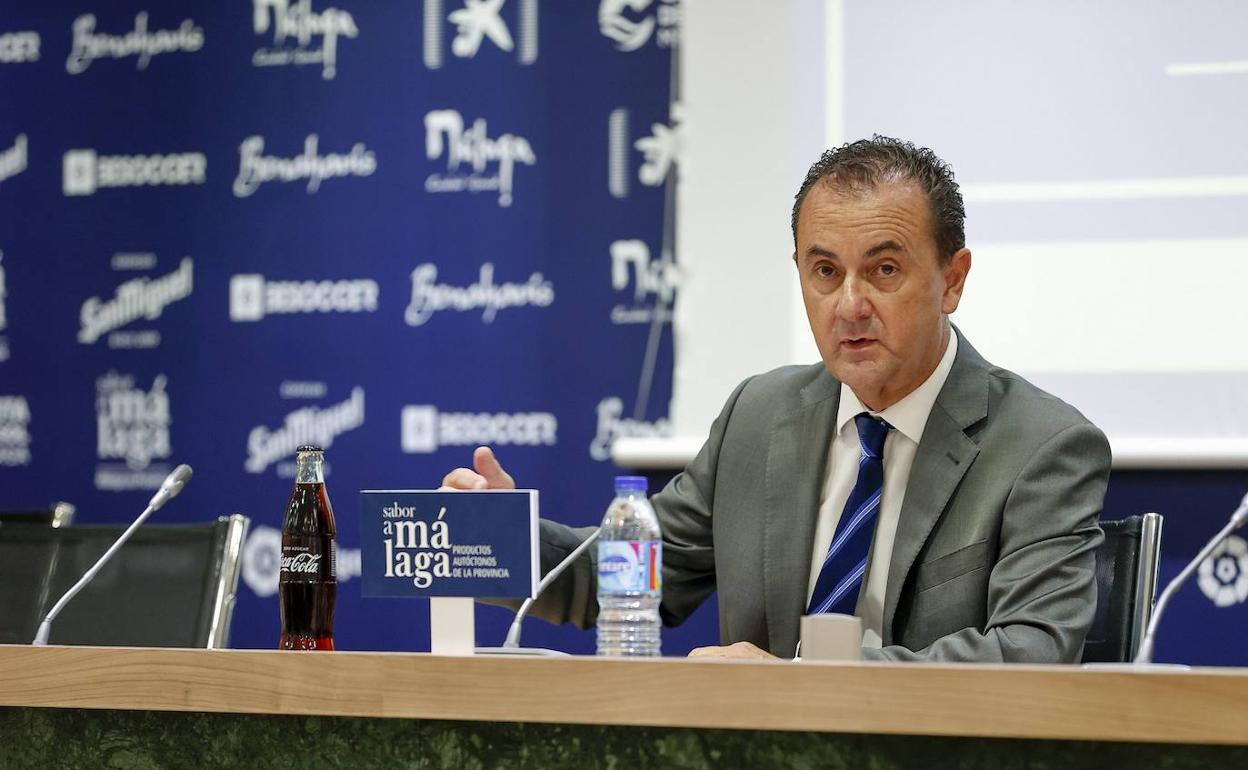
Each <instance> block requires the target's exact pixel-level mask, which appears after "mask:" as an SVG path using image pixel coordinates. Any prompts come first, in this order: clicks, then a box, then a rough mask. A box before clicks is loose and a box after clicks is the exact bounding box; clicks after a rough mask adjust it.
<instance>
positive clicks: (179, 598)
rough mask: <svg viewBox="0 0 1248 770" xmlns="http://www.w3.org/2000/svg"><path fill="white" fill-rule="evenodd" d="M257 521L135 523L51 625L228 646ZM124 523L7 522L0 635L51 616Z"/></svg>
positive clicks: (102, 640)
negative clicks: (245, 547) (245, 554)
mask: <svg viewBox="0 0 1248 770" xmlns="http://www.w3.org/2000/svg"><path fill="white" fill-rule="evenodd" d="M248 524H249V521H248V519H247V517H246V516H241V515H237V514H236V515H234V516H223V517H221V518H219V519H217V520H216V521H215V522H212V523H209V524H192V525H182V524H171V525H151V526H147V527H143V528H141V529H139V530H137V531H135V533H134V535H133V536H132V537H131V538H130V540H129V541H128V542H127V543H126V544H125V545H124V546H122V548H121V550H119V551H118V552H117V553H116V554H115V555H114V556H113V559H112V560H111V561H110V562H109V563H108V564H107V565H105V567H104V568H103V569H102V570H101V571H100V573H99V574H98V575H96V577H95V580H93V581H92V582H91V583H90V584H88V585H87V586H86V587H85V588H83V590H82V592H81V593H79V594H78V596H77V597H75V598H74V599H73V601H71V602H70V603H69V604H67V605H66V606H65V608H64V610H62V612H61V614H60V616H59V617H58V618H57V619H56V621H55V622H53V624H52V633H51V636H50V637H49V639H48V641H49V643H50V644H87V645H109V646H144V647H207V648H213V647H225V646H227V645H228V643H229V627H230V620H231V618H232V616H233V611H234V591H235V589H236V587H237V585H238V575H239V569H240V566H241V560H240V558H239V556H240V553H241V550H242V543H243V538H244V537H245V535H246V532H247V526H248ZM124 530H125V526H120V525H119V526H88V527H61V528H53V527H50V526H33V525H20V526H0V586H3V590H0V642H4V643H10V644H28V643H30V641H31V640H32V639H34V636H35V631H36V630H37V629H38V626H39V622H40V621H41V620H42V619H43V616H44V614H46V613H47V611H48V610H50V609H51V608H52V605H53V604H54V603H55V602H56V601H57V600H58V599H59V598H60V597H61V595H62V594H64V593H65V592H66V591H67V590H69V588H70V587H71V586H72V585H73V584H74V583H75V582H77V581H78V579H79V578H80V577H82V575H83V573H84V572H86V571H87V569H88V568H90V567H91V565H92V564H94V563H95V562H96V560H97V559H99V557H100V556H101V555H103V553H104V551H106V550H107V549H108V547H109V546H110V545H112V543H113V542H114V541H115V540H116V539H117V538H118V537H119V536H120V535H121V533H122V532H123V531H124Z"/></svg>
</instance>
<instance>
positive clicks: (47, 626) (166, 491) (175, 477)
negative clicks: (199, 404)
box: [31, 465, 192, 647]
mask: <svg viewBox="0 0 1248 770" xmlns="http://www.w3.org/2000/svg"><path fill="white" fill-rule="evenodd" d="M191 474H192V472H191V466H189V465H179V466H178V467H176V468H174V469H173V472H172V473H170V474H169V475H168V476H166V477H165V480H164V482H162V483H161V485H160V489H157V490H156V494H154V495H152V499H151V500H149V501H148V502H147V508H146V509H144V511H143V513H141V514H139V518H137V519H135V520H134V523H133V524H131V525H130V526H129V527H127V528H126V531H125V532H122V533H121V537H119V538H117V541H116V542H115V543H113V544H112V545H110V546H109V547H108V550H107V551H105V552H104V555H103V556H101V557H100V558H99V561H97V562H96V563H95V564H93V565H91V569H89V570H87V571H86V573H84V574H83V576H82V577H81V578H80V579H79V580H78V582H77V583H74V587H73V588H71V589H69V590H68V591H66V592H65V595H64V596H62V597H61V598H60V600H59V601H58V602H57V603H56V604H55V605H53V607H52V610H51V611H50V612H49V613H48V614H47V615H46V616H45V617H44V619H43V622H42V623H40V624H39V631H38V633H36V634H35V641H33V642H32V643H31V644H34V645H36V646H40V647H42V646H43V645H46V644H47V643H48V634H50V633H51V632H52V621H54V620H56V616H57V615H59V614H61V610H62V609H64V608H65V605H66V604H69V600H70V599H73V598H74V597H75V596H77V595H78V592H79V591H81V590H82V589H83V588H84V587H85V586H86V585H87V583H90V582H91V581H92V580H93V579H94V578H95V576H96V574H97V573H98V572H99V571H100V569H101V568H103V566H104V565H105V564H106V563H107V562H108V560H109V559H111V558H112V557H113V554H115V553H116V552H117V550H118V549H119V548H121V547H122V546H123V545H125V543H126V541H127V540H129V539H130V536H131V535H133V534H134V531H135V530H136V529H138V528H139V527H140V526H141V525H142V524H143V522H145V521H147V517H148V516H151V515H152V514H153V513H155V512H156V511H158V510H160V508H161V507H162V506H164V504H165V503H167V502H169V501H170V500H172V499H173V498H175V497H177V496H178V493H179V492H181V491H182V487H184V486H186V482H188V481H190V480H191Z"/></svg>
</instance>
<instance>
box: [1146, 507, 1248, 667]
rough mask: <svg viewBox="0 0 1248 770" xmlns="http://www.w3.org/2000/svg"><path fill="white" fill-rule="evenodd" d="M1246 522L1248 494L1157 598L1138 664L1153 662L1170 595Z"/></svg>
mask: <svg viewBox="0 0 1248 770" xmlns="http://www.w3.org/2000/svg"><path fill="white" fill-rule="evenodd" d="M1245 523H1248V494H1246V495H1244V499H1243V500H1241V501H1240V503H1239V507H1238V508H1236V509H1235V512H1234V513H1232V514H1231V520H1230V521H1228V522H1227V523H1226V526H1225V527H1223V528H1222V530H1221V531H1220V532H1218V534H1216V535H1214V536H1213V539H1212V540H1210V541H1209V542H1208V544H1206V545H1205V547H1204V548H1202V549H1200V553H1198V554H1196V558H1194V559H1192V560H1191V562H1190V563H1188V565H1187V566H1186V567H1184V568H1183V571H1182V572H1180V573H1179V575H1178V577H1176V578H1175V579H1174V580H1171V581H1170V583H1169V584H1168V585H1167V586H1166V590H1164V591H1162V592H1161V598H1159V599H1158V600H1157V607H1156V609H1154V610H1153V616H1152V617H1151V618H1150V619H1149V621H1148V630H1147V631H1146V632H1145V634H1144V639H1143V641H1141V642H1140V649H1139V652H1137V653H1136V655H1135V663H1136V664H1137V665H1144V664H1147V663H1152V662H1153V637H1154V636H1155V635H1156V634H1157V626H1158V625H1159V624H1160V621H1161V613H1162V612H1164V611H1165V609H1166V605H1167V604H1168V603H1169V602H1170V597H1172V596H1173V595H1174V592H1175V591H1177V590H1179V586H1181V585H1183V583H1184V582H1186V581H1187V579H1188V578H1189V577H1191V576H1192V573H1193V572H1195V571H1196V568H1197V567H1199V566H1200V564H1201V562H1203V561H1204V560H1205V559H1207V558H1209V554H1211V553H1213V551H1214V549H1215V548H1217V547H1218V546H1219V545H1220V544H1221V543H1222V541H1223V540H1225V539H1226V537H1227V535H1229V534H1231V533H1232V532H1234V531H1235V530H1237V529H1239V528H1240V527H1242V526H1243V525H1244V524H1245Z"/></svg>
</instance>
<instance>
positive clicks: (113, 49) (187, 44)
mask: <svg viewBox="0 0 1248 770" xmlns="http://www.w3.org/2000/svg"><path fill="white" fill-rule="evenodd" d="M73 34H74V47H73V50H71V51H70V52H69V58H68V59H66V60H65V71H66V72H68V73H69V74H71V75H81V74H82V73H84V72H86V71H87V68H88V67H90V66H91V64H92V62H95V61H97V60H99V59H128V58H134V59H135V64H134V66H135V69H140V70H142V69H147V65H148V64H149V63H151V61H152V58H153V57H155V56H159V55H161V54H167V53H177V52H182V53H194V52H196V51H198V50H199V49H201V48H203V47H204V29H203V27H200V26H198V25H197V24H196V23H195V22H194V20H192V19H186V20H184V21H183V22H182V23H181V24H180V25H179V26H178V27H176V28H175V29H150V28H149V27H148V15H147V11H140V12H139V13H137V14H135V16H134V28H133V29H131V30H130V31H128V32H123V33H120V34H114V33H109V32H100V31H97V30H96V18H95V15H94V14H90V13H87V14H83V15H82V16H79V17H78V18H77V19H74V24H73Z"/></svg>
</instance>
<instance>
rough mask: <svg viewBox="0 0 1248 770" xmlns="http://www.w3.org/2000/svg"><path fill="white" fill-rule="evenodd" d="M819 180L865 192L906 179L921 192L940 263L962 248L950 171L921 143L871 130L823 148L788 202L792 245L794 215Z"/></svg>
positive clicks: (958, 197) (961, 212) (957, 195)
mask: <svg viewBox="0 0 1248 770" xmlns="http://www.w3.org/2000/svg"><path fill="white" fill-rule="evenodd" d="M821 180H827V183H828V184H830V185H832V186H833V187H835V188H838V189H840V190H844V191H845V192H851V193H853V192H866V191H870V190H874V189H875V188H876V187H877V186H879V185H880V184H884V183H890V182H893V183H895V182H902V183H904V182H911V183H913V184H915V185H917V186H918V187H919V189H920V190H922V191H923V194H924V195H926V196H927V202H928V206H929V209H930V211H931V212H932V223H933V230H934V232H933V233H932V235H933V236H934V237H935V239H936V248H937V253H938V256H939V257H940V261H941V264H945V263H947V262H948V261H949V260H950V259H951V258H952V257H953V255H954V254H955V253H957V252H958V251H959V250H960V249H962V248H964V247H965V246H966V230H965V222H966V208H965V206H964V205H963V203H962V193H961V191H959V190H958V184H957V182H955V181H954V180H953V169H951V168H949V164H948V163H946V162H944V161H943V160H941V159H940V158H938V157H937V156H936V153H934V152H932V151H931V150H929V149H927V148H926V147H915V146H914V143H913V142H907V141H905V140H903V139H893V138H891V137H887V136H880V135H879V134H876V135H875V136H873V137H871V138H870V139H859V140H858V141H856V142H850V143H848V144H843V145H841V146H840V147H837V148H835V149H832V150H827V151H826V152H824V153H823V155H822V156H820V158H819V160H817V161H815V163H814V165H812V166H811V167H810V170H809V171H807V172H806V179H805V180H803V181H802V186H801V189H799V190H798V191H797V196H796V197H795V198H794V201H793V221H792V225H793V243H794V245H795V246H796V244H797V215H798V212H800V211H801V208H802V203H803V202H804V201H805V200H806V194H807V193H809V192H810V188H812V187H814V186H815V184H816V183H817V182H819V181H821Z"/></svg>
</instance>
